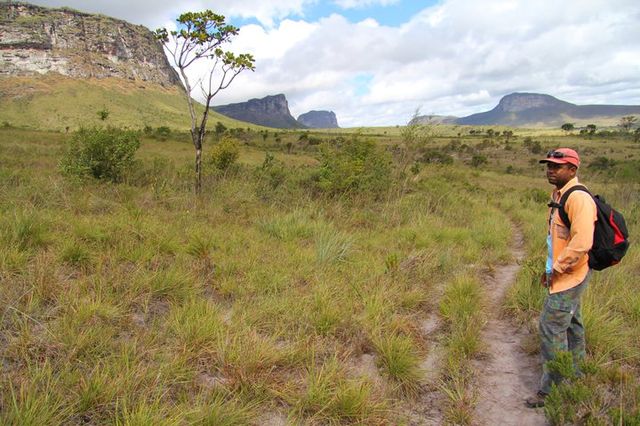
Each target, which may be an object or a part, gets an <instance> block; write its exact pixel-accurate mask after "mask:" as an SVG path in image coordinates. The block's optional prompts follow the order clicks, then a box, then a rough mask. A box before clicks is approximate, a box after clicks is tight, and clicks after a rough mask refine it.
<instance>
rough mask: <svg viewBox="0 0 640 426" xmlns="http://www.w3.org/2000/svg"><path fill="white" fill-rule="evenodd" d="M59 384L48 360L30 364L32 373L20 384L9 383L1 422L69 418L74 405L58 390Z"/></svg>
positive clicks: (31, 425)
mask: <svg viewBox="0 0 640 426" xmlns="http://www.w3.org/2000/svg"><path fill="white" fill-rule="evenodd" d="M58 386H59V383H58V382H57V379H56V377H55V373H54V370H53V368H52V367H51V365H50V364H49V363H45V364H44V365H42V366H33V365H31V366H29V374H28V376H27V377H26V378H24V380H23V381H22V382H21V383H20V384H19V385H13V384H10V385H9V387H8V389H5V390H6V391H7V392H6V393H5V395H4V397H5V398H6V399H5V403H4V404H3V405H4V407H3V409H2V410H0V423H2V424H7V425H25V426H37V425H52V424H64V423H66V422H68V421H69V420H70V417H71V413H72V411H71V407H70V406H68V405H66V404H65V400H64V398H63V395H61V394H59V393H58V392H57V387H58Z"/></svg>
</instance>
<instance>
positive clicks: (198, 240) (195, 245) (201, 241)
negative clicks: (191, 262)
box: [185, 234, 214, 261]
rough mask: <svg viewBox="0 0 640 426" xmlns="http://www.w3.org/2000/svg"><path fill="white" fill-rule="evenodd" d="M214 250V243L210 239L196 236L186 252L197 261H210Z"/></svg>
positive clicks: (190, 241) (192, 238)
mask: <svg viewBox="0 0 640 426" xmlns="http://www.w3.org/2000/svg"><path fill="white" fill-rule="evenodd" d="M213 249H214V243H213V241H212V240H211V239H210V238H208V237H206V236H203V235H199V234H196V235H194V236H192V237H191V239H190V240H189V243H188V245H187V247H186V249H185V251H186V253H187V254H188V255H190V256H193V257H194V258H196V259H199V260H203V261H210V260H211V255H212V254H213Z"/></svg>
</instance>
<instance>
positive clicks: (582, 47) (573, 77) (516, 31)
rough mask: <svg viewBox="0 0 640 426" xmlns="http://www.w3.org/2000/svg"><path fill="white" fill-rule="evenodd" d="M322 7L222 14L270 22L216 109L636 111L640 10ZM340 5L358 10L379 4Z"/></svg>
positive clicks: (603, 0) (168, 9) (494, 3)
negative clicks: (400, 16)
mask: <svg viewBox="0 0 640 426" xmlns="http://www.w3.org/2000/svg"><path fill="white" fill-rule="evenodd" d="M44 1H48V2H52V1H54V0H42V1H41V3H42V2H44ZM314 1H316V0H284V1H278V2H276V1H274V0H270V1H262V0H242V1H240V0H220V1H219V2H218V3H216V4H215V8H216V11H219V12H220V13H223V14H225V15H226V16H244V17H249V16H253V17H257V18H258V20H259V21H260V22H262V25H246V26H243V27H242V28H241V30H240V34H239V36H238V37H236V38H235V39H234V41H233V43H232V45H231V46H230V47H231V48H232V49H233V50H234V51H235V52H248V53H252V54H253V55H254V56H255V58H256V71H255V72H254V73H252V72H245V73H243V74H241V75H240V76H239V77H238V78H237V79H236V81H234V83H233V84H232V86H231V87H230V88H229V89H227V90H226V91H224V92H222V93H221V94H220V95H219V96H218V97H217V98H216V99H215V100H214V101H215V103H216V104H223V103H228V102H239V101H244V100H247V99H249V98H255V97H263V96H266V95H272V94H276V93H284V94H286V96H287V99H288V100H289V105H290V108H291V110H292V113H293V114H294V115H295V116H297V115H298V114H301V113H304V112H306V111H308V110H311V109H316V110H318V109H327V110H333V111H335V112H336V114H337V116H338V120H339V122H340V124H341V125H343V126H364V125H393V124H402V123H406V122H407V120H408V119H409V118H410V117H411V114H412V113H413V111H414V110H415V108H416V107H421V109H422V111H423V112H424V113H425V114H432V113H435V114H454V115H459V116H462V115H467V114H471V113H474V112H479V111H483V110H486V109H490V108H493V107H494V106H495V105H496V104H497V102H498V101H499V99H500V98H501V97H502V96H504V95H506V94H508V93H511V92H513V91H528V92H540V93H548V94H551V95H554V96H557V97H560V98H561V99H565V100H567V101H570V102H576V103H616V104H640V44H638V42H637V40H640V25H638V24H637V23H638V21H640V3H638V2H637V0H566V1H557V0H538V1H535V2H531V1H524V0H484V1H482V2H476V1H471V0H442V1H440V2H439V3H437V4H436V5H435V6H431V7H426V8H424V9H423V10H422V11H420V12H419V13H417V14H416V15H415V16H414V17H413V18H412V19H410V20H408V21H407V22H405V23H404V24H403V25H401V26H399V27H390V26H385V25H381V24H379V23H378V22H381V21H380V20H378V19H376V17H372V18H371V19H366V20H364V21H362V22H357V23H354V22H350V21H349V20H348V19H347V18H346V17H344V16H341V15H340V14H337V13H336V14H333V15H330V16H327V17H324V18H322V19H319V20H317V21H310V20H303V17H304V16H305V11H306V10H307V9H306V8H307V7H308V6H309V5H311V4H313V2H314ZM327 1H328V0H327ZM74 2H75V3H77V4H75V5H74V4H73V3H74ZM66 3H67V4H69V5H71V6H72V7H77V8H79V9H82V10H89V9H90V7H89V6H92V7H93V6H94V5H95V4H96V3H102V4H103V5H108V7H110V8H111V9H109V10H112V12H109V11H106V10H100V11H101V12H102V13H106V14H110V15H113V16H117V17H121V18H126V19H130V20H133V21H134V22H140V21H136V19H138V18H140V19H142V18H141V17H143V16H146V18H144V19H147V20H149V21H151V20H152V19H154V20H156V21H154V22H159V23H162V22H168V21H169V18H170V17H173V19H175V16H177V14H178V13H179V11H176V7H175V6H174V2H169V1H168V0H156V1H154V2H153V4H152V3H151V2H146V1H143V2H128V3H125V2H124V0H112V1H110V2H107V1H103V2H96V1H93V2H80V0H70V1H67V2H66ZM129 3H131V4H129ZM337 3H339V4H340V5H341V6H342V7H345V8H347V7H358V6H360V7H362V6H366V5H367V4H369V5H370V4H373V3H374V0H360V1H356V0H340V1H339V2H337ZM375 3H377V4H382V3H384V0H378V1H375ZM151 4H152V6H145V7H143V6H144V5H151ZM105 7H107V6H105ZM205 7H214V5H212V4H210V3H209V2H208V1H205V0H192V2H190V3H189V4H184V3H182V4H181V5H180V9H182V11H184V10H199V9H202V8H205ZM145 10H146V11H145ZM135 17H138V18H136V19H134V18H135ZM285 17H288V18H287V19H283V18H285ZM145 22H146V21H145ZM147 25H148V26H149V27H150V28H155V25H151V24H147ZM157 26H159V25H157ZM362 76H366V78H365V79H363V78H362Z"/></svg>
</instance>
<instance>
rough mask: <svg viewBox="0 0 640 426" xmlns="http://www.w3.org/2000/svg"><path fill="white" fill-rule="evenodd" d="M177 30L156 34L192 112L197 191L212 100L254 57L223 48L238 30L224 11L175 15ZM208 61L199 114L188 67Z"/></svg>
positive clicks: (250, 67) (251, 66) (200, 82)
mask: <svg viewBox="0 0 640 426" xmlns="http://www.w3.org/2000/svg"><path fill="white" fill-rule="evenodd" d="M177 22H178V28H179V29H178V30H176V31H167V29H165V28H159V29H157V30H156V32H155V36H156V38H157V39H158V40H160V41H161V42H162V45H163V46H164V48H165V50H166V51H167V52H168V53H169V56H170V58H171V60H172V61H173V65H174V66H175V67H176V68H177V69H178V72H179V73H180V77H181V78H182V82H183V84H184V88H185V95H186V98H187V104H188V107H189V114H190V116H191V139H192V141H193V145H194V148H195V151H196V161H195V174H196V193H200V191H201V189H202V183H201V182H202V145H203V142H204V139H205V136H206V132H207V119H208V117H209V111H210V108H209V107H210V106H211V100H212V99H213V98H214V97H215V96H216V95H217V94H218V93H219V92H220V91H221V90H224V89H226V88H228V87H229V85H230V84H231V82H233V80H234V79H235V78H236V77H237V76H238V74H240V73H241V72H242V71H245V70H252V71H253V70H254V69H255V67H254V58H253V56H252V55H250V54H248V53H241V54H235V53H233V52H229V51H225V50H223V49H222V46H224V45H225V44H227V43H230V42H231V39H232V38H233V36H235V35H237V34H238V32H239V30H238V28H236V27H234V26H233V25H229V24H227V23H226V21H225V17H224V16H223V15H219V14H216V13H214V12H212V11H211V10H205V11H204V12H187V13H183V14H182V15H180V16H179V17H178V19H177ZM204 61H206V62H207V66H208V72H207V74H206V76H204V77H202V78H201V79H199V80H198V82H197V84H198V86H199V87H200V90H201V95H202V97H203V98H204V105H205V108H204V110H203V112H202V114H201V115H200V116H198V115H197V114H196V109H195V105H194V101H193V99H192V97H191V95H192V92H193V90H194V87H193V84H192V81H191V80H190V77H189V76H188V74H187V69H188V68H189V67H191V66H192V65H193V64H195V63H196V62H204Z"/></svg>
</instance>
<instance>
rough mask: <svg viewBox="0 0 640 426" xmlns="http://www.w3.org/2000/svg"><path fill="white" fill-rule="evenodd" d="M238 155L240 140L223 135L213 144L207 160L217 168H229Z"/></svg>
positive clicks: (224, 169) (223, 169)
mask: <svg viewBox="0 0 640 426" xmlns="http://www.w3.org/2000/svg"><path fill="white" fill-rule="evenodd" d="M239 155H240V142H239V141H238V140H237V139H235V138H230V137H223V138H222V140H221V141H220V142H219V143H217V144H216V145H214V146H213V148H212V149H211V155H210V156H209V162H210V163H211V164H212V165H213V166H214V167H215V168H216V169H218V170H222V171H226V170H229V169H230V168H231V167H232V166H233V165H234V164H235V163H236V161H237V160H238V156H239Z"/></svg>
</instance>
